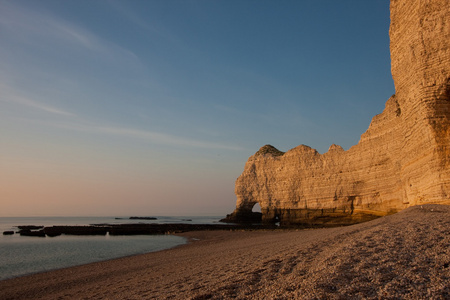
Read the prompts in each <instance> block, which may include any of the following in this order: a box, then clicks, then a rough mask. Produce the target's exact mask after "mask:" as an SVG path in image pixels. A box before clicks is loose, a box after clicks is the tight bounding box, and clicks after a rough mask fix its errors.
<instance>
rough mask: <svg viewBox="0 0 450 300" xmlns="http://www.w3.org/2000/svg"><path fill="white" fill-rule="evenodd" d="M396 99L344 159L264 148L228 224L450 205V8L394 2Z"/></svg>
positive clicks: (336, 154)
mask: <svg viewBox="0 0 450 300" xmlns="http://www.w3.org/2000/svg"><path fill="white" fill-rule="evenodd" d="M390 9H391V26H390V32H389V35H390V40H391V44H390V50H391V61H392V76H393V79H394V83H395V89H396V93H395V95H394V96H392V97H391V98H390V99H389V100H388V101H387V102H386V107H385V109H384V111H383V112H382V113H381V114H379V115H377V116H375V117H374V118H373V119H372V122H371V124H370V126H369V128H368V130H367V131H366V132H365V133H364V134H363V135H362V136H361V139H360V141H359V143H358V144H357V145H355V146H353V147H352V148H350V149H349V150H348V151H344V150H343V149H342V148H341V147H340V146H337V145H332V146H331V147H330V149H329V150H328V152H327V153H324V154H322V155H321V154H319V153H318V152H317V151H316V150H314V149H312V148H310V147H308V146H304V145H301V146H298V147H296V148H294V149H291V150H289V151H288V152H286V153H283V152H280V151H278V150H277V149H275V148H274V147H272V146H269V145H266V146H264V147H262V148H261V149H260V150H259V151H258V152H256V153H255V154H254V155H253V156H251V157H250V158H249V159H248V161H247V163H246V164H245V168H244V171H243V173H242V174H241V176H239V178H238V179H237V180H236V188H235V193H236V196H237V203H236V209H235V211H234V212H233V213H232V214H231V215H228V216H227V220H228V221H243V220H246V219H248V218H251V217H252V216H254V215H252V213H251V210H252V208H253V206H254V205H255V204H256V203H259V204H260V206H261V212H262V219H263V221H267V222H272V221H276V220H279V221H281V223H283V224H290V223H306V224H321V225H324V224H329V225H336V224H351V223H355V222H360V221H364V220H368V219H371V218H374V217H376V216H380V215H385V214H389V213H393V212H397V211H399V210H402V209H405V208H407V207H408V206H412V205H417V204H423V203H440V204H450V168H449V167H450V129H449V128H450V126H449V123H450V47H449V43H450V42H449V41H450V24H449V22H450V0H391V4H390Z"/></svg>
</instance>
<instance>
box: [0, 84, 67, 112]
mask: <svg viewBox="0 0 450 300" xmlns="http://www.w3.org/2000/svg"><path fill="white" fill-rule="evenodd" d="M0 101H3V102H9V103H15V104H19V105H21V106H26V107H30V108H33V109H38V110H41V111H45V112H48V113H51V114H56V115H60V116H72V117H73V116H75V114H73V113H70V112H68V111H65V110H63V109H60V108H57V107H54V106H52V105H48V104H45V103H42V102H39V101H36V100H34V99H30V98H28V97H26V96H23V95H21V94H20V93H18V92H17V91H15V90H14V89H13V88H11V87H9V86H7V85H6V84H0Z"/></svg>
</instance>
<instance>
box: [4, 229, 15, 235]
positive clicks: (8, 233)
mask: <svg viewBox="0 0 450 300" xmlns="http://www.w3.org/2000/svg"><path fill="white" fill-rule="evenodd" d="M13 234H14V231H12V230H7V231H3V235H13Z"/></svg>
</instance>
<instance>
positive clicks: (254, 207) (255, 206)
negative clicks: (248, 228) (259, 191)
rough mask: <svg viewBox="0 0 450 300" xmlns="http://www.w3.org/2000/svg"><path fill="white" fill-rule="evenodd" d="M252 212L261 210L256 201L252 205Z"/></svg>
mask: <svg viewBox="0 0 450 300" xmlns="http://www.w3.org/2000/svg"><path fill="white" fill-rule="evenodd" d="M252 212H254V213H260V212H261V205H259V203H258V202H256V203H255V205H253V208H252Z"/></svg>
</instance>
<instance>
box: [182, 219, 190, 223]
mask: <svg viewBox="0 0 450 300" xmlns="http://www.w3.org/2000/svg"><path fill="white" fill-rule="evenodd" d="M181 221H183V222H192V219H182V220H181Z"/></svg>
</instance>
